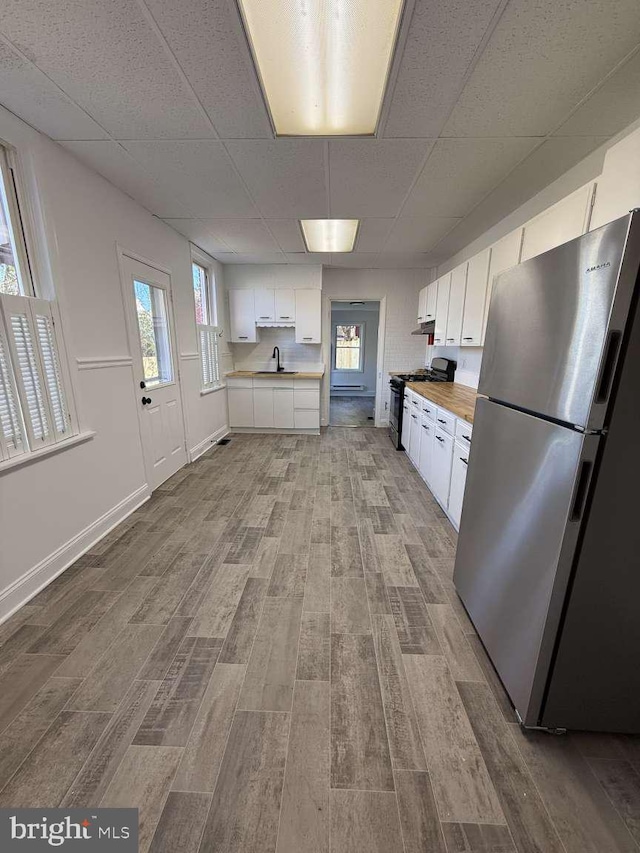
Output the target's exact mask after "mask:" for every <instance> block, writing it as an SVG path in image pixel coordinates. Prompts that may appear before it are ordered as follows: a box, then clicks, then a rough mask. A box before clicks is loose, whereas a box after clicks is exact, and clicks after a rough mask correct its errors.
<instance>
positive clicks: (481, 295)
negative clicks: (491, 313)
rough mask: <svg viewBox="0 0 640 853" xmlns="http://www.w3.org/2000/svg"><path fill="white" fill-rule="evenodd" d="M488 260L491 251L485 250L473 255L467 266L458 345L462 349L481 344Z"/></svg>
mask: <svg viewBox="0 0 640 853" xmlns="http://www.w3.org/2000/svg"><path fill="white" fill-rule="evenodd" d="M490 258H491V249H485V250H484V252H480V253H479V254H477V255H474V257H473V258H471V260H470V261H469V263H468V264H467V288H466V293H465V298H464V313H463V316H462V333H461V335H460V345H461V346H463V347H479V346H480V345H481V344H482V329H483V322H484V304H485V300H486V297H487V281H488V278H489V261H490Z"/></svg>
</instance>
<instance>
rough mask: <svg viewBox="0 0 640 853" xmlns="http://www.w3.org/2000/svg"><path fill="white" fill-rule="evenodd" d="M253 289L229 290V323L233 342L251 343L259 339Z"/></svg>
mask: <svg viewBox="0 0 640 853" xmlns="http://www.w3.org/2000/svg"><path fill="white" fill-rule="evenodd" d="M255 308H256V305H255V296H254V291H253V290H230V291H229V323H230V325H231V329H230V332H231V334H230V339H231V342H232V343H240V344H250V343H256V341H257V340H258V332H257V329H256V310H255Z"/></svg>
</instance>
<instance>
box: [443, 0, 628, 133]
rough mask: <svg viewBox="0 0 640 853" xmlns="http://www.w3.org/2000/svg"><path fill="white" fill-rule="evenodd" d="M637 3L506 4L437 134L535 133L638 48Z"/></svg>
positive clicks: (520, 0) (556, 0)
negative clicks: (460, 93)
mask: <svg viewBox="0 0 640 853" xmlns="http://www.w3.org/2000/svg"><path fill="white" fill-rule="evenodd" d="M639 32H640V3H638V2H637V0H616V2H615V3H611V2H610V0H591V2H588V3H580V2H575V0H537V2H535V3H532V2H531V0H511V2H510V3H509V4H508V5H507V7H506V9H505V11H504V12H503V14H502V17H501V18H500V21H499V23H498V25H497V27H496V29H495V31H494V33H493V35H492V37H491V39H490V40H489V43H488V45H487V47H486V49H485V51H484V52H483V54H482V56H481V57H480V59H479V61H478V64H477V65H476V67H475V69H474V71H473V73H472V75H471V77H470V79H469V82H468V83H467V85H466V86H465V88H464V91H463V92H462V95H461V97H460V99H459V100H458V102H457V104H456V106H455V109H454V110H453V112H452V114H451V116H450V118H449V120H448V121H447V124H446V126H445V128H444V131H443V135H444V136H541V135H546V134H547V133H551V132H552V131H554V130H555V129H556V127H557V126H558V125H559V124H560V123H561V122H562V121H563V119H564V118H565V117H566V116H567V115H568V113H569V111H570V110H571V109H572V108H573V107H574V106H575V105H576V104H577V103H578V102H579V101H580V100H581V99H582V98H583V97H585V96H586V95H587V94H588V92H589V91H590V90H591V89H592V88H593V87H594V86H595V85H596V84H597V83H598V82H599V81H601V80H602V79H603V78H604V77H605V75H606V74H608V73H609V72H610V71H611V69H612V68H613V67H614V66H615V65H616V64H617V63H618V62H620V61H621V60H622V59H623V58H624V57H625V56H626V55H627V54H628V53H629V52H630V51H631V50H632V49H633V48H634V47H635V46H636V44H637V42H638V33H639Z"/></svg>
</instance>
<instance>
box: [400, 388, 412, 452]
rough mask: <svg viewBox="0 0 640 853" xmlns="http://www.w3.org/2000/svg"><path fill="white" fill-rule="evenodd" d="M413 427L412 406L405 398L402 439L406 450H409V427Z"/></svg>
mask: <svg viewBox="0 0 640 853" xmlns="http://www.w3.org/2000/svg"><path fill="white" fill-rule="evenodd" d="M410 428H411V406H410V405H409V403H407V401H406V400H405V401H404V403H403V404H402V434H401V436H400V441H401V442H402V447H403V448H404V450H406V452H407V453H408V452H409V429H410Z"/></svg>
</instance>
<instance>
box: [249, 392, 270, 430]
mask: <svg viewBox="0 0 640 853" xmlns="http://www.w3.org/2000/svg"><path fill="white" fill-rule="evenodd" d="M253 426H256V427H272V426H273V388H254V389H253Z"/></svg>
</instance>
